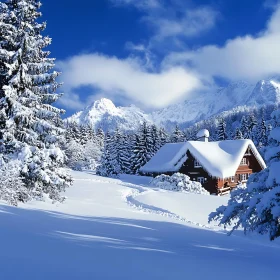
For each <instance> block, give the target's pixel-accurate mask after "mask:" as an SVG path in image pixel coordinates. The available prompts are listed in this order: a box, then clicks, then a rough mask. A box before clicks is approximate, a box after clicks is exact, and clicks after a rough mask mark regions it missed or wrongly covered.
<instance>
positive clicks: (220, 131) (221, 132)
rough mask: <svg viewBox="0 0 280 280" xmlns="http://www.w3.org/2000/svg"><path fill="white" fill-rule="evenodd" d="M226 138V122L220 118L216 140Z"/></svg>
mask: <svg viewBox="0 0 280 280" xmlns="http://www.w3.org/2000/svg"><path fill="white" fill-rule="evenodd" d="M226 139H227V134H226V123H225V121H224V119H221V120H220V122H219V127H218V140H219V141H223V140H226Z"/></svg>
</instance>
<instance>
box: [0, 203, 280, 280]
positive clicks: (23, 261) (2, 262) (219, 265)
mask: <svg viewBox="0 0 280 280" xmlns="http://www.w3.org/2000/svg"><path fill="white" fill-rule="evenodd" d="M0 221H1V231H0V240H1V250H0V266H1V271H0V275H1V279H40V280H41V279H52V280H53V279H67V280H69V279H130V278H131V279H203V278H207V279H224V278H226V279H227V280H228V279H237V277H240V276H241V275H242V274H244V273H246V275H248V277H247V279H265V278H266V279H272V277H276V275H277V271H278V269H277V267H278V263H279V254H280V248H279V246H272V247H271V246H263V245H262V246H261V245H260V244H258V242H254V241H251V240H250V239H248V238H243V237H241V236H232V237H228V236H227V235H226V234H224V233H222V232H213V231H209V230H206V229H199V228H194V227H188V226H184V225H180V224H176V223H168V222H155V221H145V220H129V219H117V218H107V217H106V218H105V217H104V218H103V217H81V216H72V215H67V214H63V213H58V212H44V211H38V210H24V209H20V208H14V207H9V206H2V207H0Z"/></svg>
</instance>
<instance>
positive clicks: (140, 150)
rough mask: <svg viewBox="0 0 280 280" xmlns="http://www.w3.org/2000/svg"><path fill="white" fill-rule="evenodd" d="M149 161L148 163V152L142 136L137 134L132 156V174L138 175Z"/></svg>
mask: <svg viewBox="0 0 280 280" xmlns="http://www.w3.org/2000/svg"><path fill="white" fill-rule="evenodd" d="M147 161H148V158H147V151H146V149H145V146H144V143H143V141H142V139H141V136H140V135H138V134H136V135H135V139H134V143H133V150H132V156H131V172H132V174H137V173H138V171H139V169H140V168H141V167H142V166H143V165H145V164H146V162H147Z"/></svg>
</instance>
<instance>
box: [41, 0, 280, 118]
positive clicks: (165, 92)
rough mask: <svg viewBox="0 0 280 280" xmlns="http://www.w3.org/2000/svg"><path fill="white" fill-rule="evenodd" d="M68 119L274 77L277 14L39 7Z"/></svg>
mask: <svg viewBox="0 0 280 280" xmlns="http://www.w3.org/2000/svg"><path fill="white" fill-rule="evenodd" d="M42 2H43V7H42V12H43V19H44V20H47V22H48V26H47V30H46V33H47V34H48V35H50V36H51V37H52V38H53V44H52V45H51V46H50V50H51V52H52V56H53V57H56V58H57V60H58V61H57V67H58V68H59V69H61V71H62V72H63V74H62V76H61V79H62V80H63V81H64V87H63V91H64V92H65V96H64V97H63V98H62V99H61V101H60V106H61V107H64V108H66V109H67V110H68V114H71V113H73V112H75V111H77V110H80V109H82V108H83V107H84V106H86V105H87V104H89V103H90V102H92V101H93V100H95V99H97V98H100V97H108V98H111V99H112V100H113V101H114V102H115V103H116V104H117V105H128V104H130V103H134V104H136V105H138V106H140V107H141V108H143V109H156V108H164V107H166V106H168V105H169V104H172V103H174V102H178V101H179V100H183V99H187V98H195V94H197V93H200V92H207V90H208V89H209V88H213V87H216V86H219V83H220V81H223V83H227V82H232V81H238V80H247V81H251V82H255V81H257V80H259V79H262V78H265V77H266V76H270V75H274V74H278V73H277V72H278V69H280V52H279V51H278V48H279V46H280V8H279V6H278V5H277V4H278V3H277V2H276V1H272V0H271V1H260V0H243V1H242V0H216V1H214V0H213V1H209V0H196V1H194V0H193V1H188V0H93V1H89V0H80V1H56V0H42Z"/></svg>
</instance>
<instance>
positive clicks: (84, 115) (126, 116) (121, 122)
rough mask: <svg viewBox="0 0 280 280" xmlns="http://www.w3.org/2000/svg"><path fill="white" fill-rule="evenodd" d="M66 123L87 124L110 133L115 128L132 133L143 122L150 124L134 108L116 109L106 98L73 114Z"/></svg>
mask: <svg viewBox="0 0 280 280" xmlns="http://www.w3.org/2000/svg"><path fill="white" fill-rule="evenodd" d="M66 121H67V122H75V123H77V124H79V125H84V124H89V125H90V126H92V127H93V128H94V129H95V130H96V129H98V128H102V129H103V130H104V131H108V130H109V131H111V130H114V129H115V128H116V127H118V128H119V129H120V130H125V131H134V130H137V129H138V128H139V125H140V124H141V123H143V122H144V121H146V122H148V123H150V119H149V116H148V115H146V114H144V113H143V112H142V111H141V110H140V109H139V108H137V107H136V106H134V105H132V106H130V107H116V106H115V104H114V103H113V102H112V101H111V100H110V99H107V98H102V99H100V100H96V101H94V102H93V103H92V104H91V105H90V106H88V107H86V108H85V109H84V110H83V111H81V112H78V113H76V114H74V115H73V116H72V117H70V118H68V119H66Z"/></svg>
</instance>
